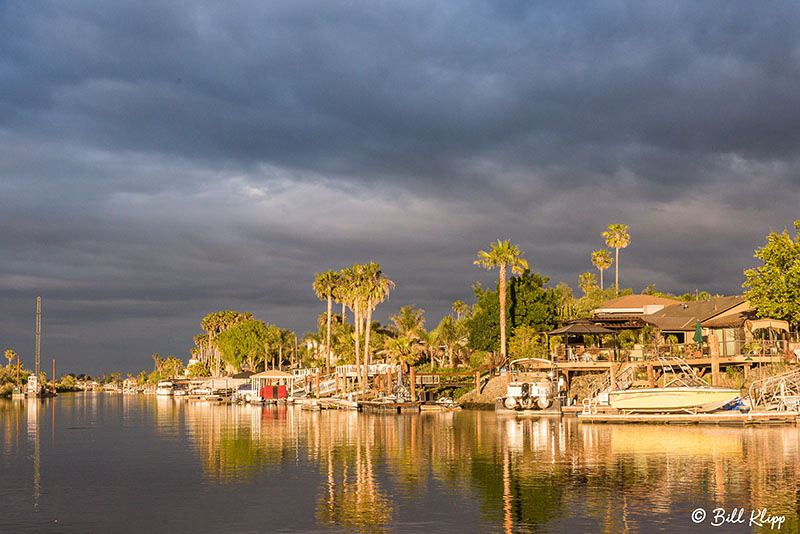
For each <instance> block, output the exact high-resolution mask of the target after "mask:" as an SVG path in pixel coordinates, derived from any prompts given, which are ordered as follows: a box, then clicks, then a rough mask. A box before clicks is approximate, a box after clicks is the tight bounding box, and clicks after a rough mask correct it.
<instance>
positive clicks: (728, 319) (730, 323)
mask: <svg viewBox="0 0 800 534" xmlns="http://www.w3.org/2000/svg"><path fill="white" fill-rule="evenodd" d="M701 326H702V327H703V328H739V327H745V328H746V329H747V330H749V331H751V332H752V331H753V330H758V329H761V328H772V329H773V330H786V331H787V332H788V331H789V323H788V322H786V321H781V320H779V319H770V318H766V317H765V318H761V319H759V318H758V317H757V316H756V310H753V309H751V310H746V311H743V312H739V313H732V314H730V315H724V316H722V317H715V318H713V319H709V320H708V321H703V322H702V323H701Z"/></svg>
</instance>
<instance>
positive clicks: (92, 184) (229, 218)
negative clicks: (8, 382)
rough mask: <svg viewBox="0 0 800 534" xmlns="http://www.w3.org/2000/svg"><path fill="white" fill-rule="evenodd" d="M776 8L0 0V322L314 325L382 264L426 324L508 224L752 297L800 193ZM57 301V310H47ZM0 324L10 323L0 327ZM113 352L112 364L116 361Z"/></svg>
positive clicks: (141, 326) (21, 328)
mask: <svg viewBox="0 0 800 534" xmlns="http://www.w3.org/2000/svg"><path fill="white" fill-rule="evenodd" d="M799 14H800V8H797V7H796V6H794V5H793V4H790V3H780V4H779V3H767V4H758V5H754V4H753V5H751V4H745V3H729V2H720V3H711V2H706V3H702V4H695V3H669V4H665V5H652V4H639V3H626V2H586V3H578V4H575V3H571V4H564V3H562V2H537V3H535V4H525V3H509V2H494V3H485V2H475V3H467V2H457V3H441V2H440V3H437V4H433V5H431V4H423V3H413V2H398V3H380V4H377V3H375V2H363V3H357V2H354V3H347V4H337V3H320V2H297V1H293V2H269V3H262V2H228V3H225V4H218V3H211V2H209V3H202V2H186V3H180V2H169V3H163V2H115V3H114V4H104V3H98V2H91V1H85V2H71V3H68V4H61V3H44V4H42V3H38V4H36V5H33V4H29V3H12V4H6V5H4V8H3V10H2V14H0V225H2V229H3V231H2V255H0V268H1V270H0V295H1V296H2V305H0V309H2V313H3V318H4V320H3V321H2V322H0V324H2V326H0V343H2V344H3V345H4V346H6V345H7V346H9V347H15V348H17V349H18V351H20V352H23V354H24V353H26V352H27V353H29V352H31V351H30V350H29V347H31V346H32V341H33V339H32V335H31V334H30V331H31V324H32V321H33V319H32V307H33V304H32V303H33V302H34V300H35V296H36V295H37V294H43V295H44V296H45V299H46V302H47V306H46V309H47V310H48V313H47V320H48V321H50V323H49V324H50V325H51V327H52V331H51V332H50V333H49V337H47V338H46V342H45V344H44V346H45V347H47V346H48V345H47V342H49V343H51V345H50V346H49V347H50V349H51V352H60V353H62V354H64V355H65V357H66V358H67V360H68V361H70V359H71V360H73V361H75V366H74V370H83V369H84V367H85V368H86V369H88V370H98V369H107V368H113V367H122V368H126V369H130V370H133V369H138V368H141V367H144V366H147V365H148V361H147V358H149V354H150V353H152V352H162V353H164V354H167V353H175V354H180V355H185V354H186V352H187V351H188V349H189V347H190V346H191V336H192V335H194V334H196V333H197V332H198V331H199V321H200V319H201V318H202V317H203V316H204V315H205V314H207V313H210V312H212V311H216V310H219V309H225V308H230V309H238V310H241V311H252V312H253V313H255V314H256V315H258V316H259V317H262V318H264V319H266V320H268V321H270V322H275V323H279V324H281V325H282V326H286V327H291V328H294V329H297V330H299V331H300V332H301V333H302V332H303V331H305V330H309V329H312V328H313V327H314V321H315V318H316V315H317V314H318V313H319V312H320V310H321V309H322V308H321V307H320V306H321V304H320V303H319V301H318V300H317V299H316V298H315V296H314V294H313V292H312V291H311V289H310V286H311V282H312V281H313V277H314V273H315V272H319V271H323V270H327V269H339V268H342V267H345V266H348V265H351V264H353V263H354V262H363V261H369V260H374V261H378V262H380V263H381V264H382V266H383V268H384V271H385V272H386V273H387V275H389V276H390V277H391V278H392V279H393V280H394V281H395V282H397V289H396V290H395V292H394V293H393V294H392V296H391V299H390V302H389V303H388V304H385V305H383V306H382V307H381V308H379V310H378V312H379V319H381V320H385V319H386V317H387V315H388V314H389V313H393V312H394V311H395V310H396V309H397V308H398V307H399V306H402V305H403V304H407V303H411V302H413V303H415V304H417V305H419V306H422V307H423V308H425V309H426V310H427V312H428V317H429V319H428V320H429V326H431V327H433V326H435V323H436V322H438V320H439V318H440V317H441V316H442V314H444V313H446V312H447V311H448V310H449V308H450V304H451V302H452V301H453V300H455V299H462V300H467V301H469V300H470V297H471V290H470V285H471V284H472V283H473V282H475V281H476V280H481V281H482V282H483V283H484V284H485V285H491V284H493V279H494V277H495V275H496V273H489V272H486V271H483V270H481V269H479V268H477V267H475V266H474V265H472V260H473V259H474V257H475V253H476V251H477V250H479V249H481V248H486V247H487V246H488V244H489V242H490V241H494V240H496V239H497V238H498V237H500V238H510V239H512V241H513V242H515V243H518V244H520V246H521V247H522V248H523V249H524V250H525V251H526V256H527V257H528V259H529V261H530V263H531V266H532V267H533V268H534V270H537V271H541V272H542V273H544V274H546V275H549V276H551V277H552V283H553V284H555V283H557V282H559V281H562V280H563V281H567V282H568V283H571V284H572V285H575V282H576V280H577V276H578V275H579V274H580V273H581V272H584V271H587V270H592V267H591V264H590V262H589V255H590V254H591V252H592V251H593V250H597V249H599V248H602V247H603V241H602V238H601V236H600V233H601V232H602V231H603V230H604V229H605V227H606V226H607V225H608V224H609V223H612V222H623V223H626V224H629V225H630V227H631V235H632V243H631V246H630V247H629V248H628V249H626V250H624V251H622V254H621V262H622V263H621V267H622V270H621V276H622V283H623V285H625V286H631V287H633V288H634V289H637V290H639V289H642V288H643V287H645V286H646V285H647V284H650V283H655V284H656V285H657V287H658V288H660V289H663V290H671V291H676V292H683V291H693V290H694V289H695V288H699V289H701V290H703V289H705V290H709V291H712V292H722V293H729V294H730V293H735V292H738V291H740V285H741V281H742V270H743V269H744V268H747V267H749V266H751V265H752V261H753V260H752V251H753V248H754V247H755V246H758V245H760V244H761V243H762V242H763V236H764V235H765V234H766V233H767V232H768V231H769V230H770V229H776V230H781V229H782V228H783V227H784V226H787V225H788V226H791V222H792V221H793V220H794V219H796V218H798V214H797V208H796V206H797V205H798V201H800V194H798V192H797V191H798V187H797V186H798V185H800V179H799V178H798V177H799V176H800V161H799V160H798V154H797V148H796V147H797V146H798V144H799V142H800V127H798V126H800V93H799V92H798V91H797V87H798V86H800V46H799V45H800V39H798V34H797V32H796V30H795V28H796V26H797V23H798V22H800V20H799V19H800V17H798V15H799ZM45 324H48V323H47V322H46V323H45ZM0 348H5V347H0ZM107 362H111V363H110V364H109V365H110V367H109V365H106V363H107Z"/></svg>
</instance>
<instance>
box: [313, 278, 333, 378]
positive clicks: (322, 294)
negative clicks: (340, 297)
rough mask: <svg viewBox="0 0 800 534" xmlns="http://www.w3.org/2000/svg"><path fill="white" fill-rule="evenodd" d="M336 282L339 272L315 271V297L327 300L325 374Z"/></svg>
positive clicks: (329, 352) (328, 355)
mask: <svg viewBox="0 0 800 534" xmlns="http://www.w3.org/2000/svg"><path fill="white" fill-rule="evenodd" d="M338 283H339V273H335V272H333V271H325V272H324V273H317V277H316V279H315V280H314V285H313V287H314V291H315V292H316V294H317V298H319V299H320V300H327V301H328V326H327V335H326V337H325V339H326V341H325V374H328V373H330V372H331V308H332V307H333V290H334V289H335V288H336V285H337V284H338Z"/></svg>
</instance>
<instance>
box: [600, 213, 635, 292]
mask: <svg viewBox="0 0 800 534" xmlns="http://www.w3.org/2000/svg"><path fill="white" fill-rule="evenodd" d="M603 237H605V238H606V245H608V246H609V247H611V248H613V249H614V250H615V252H616V261H615V262H614V271H615V272H614V289H615V290H616V292H617V293H619V249H621V248H626V247H627V246H628V245H629V244H630V242H631V236H630V235H628V225H627V224H609V225H608V230H607V231H605V232H603Z"/></svg>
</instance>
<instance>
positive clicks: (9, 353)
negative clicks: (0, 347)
mask: <svg viewBox="0 0 800 534" xmlns="http://www.w3.org/2000/svg"><path fill="white" fill-rule="evenodd" d="M5 356H6V360H8V366H9V367H11V362H13V361H14V358H16V357H17V353H16V352H14V351H13V350H11V349H7V350H6V352H5Z"/></svg>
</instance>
